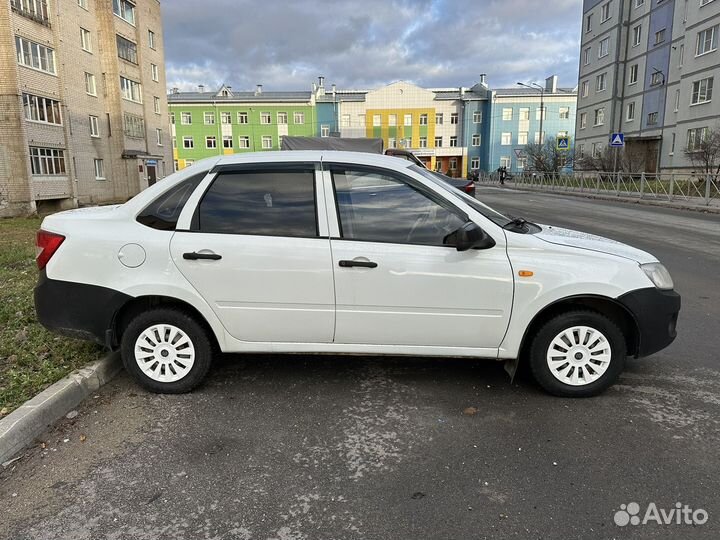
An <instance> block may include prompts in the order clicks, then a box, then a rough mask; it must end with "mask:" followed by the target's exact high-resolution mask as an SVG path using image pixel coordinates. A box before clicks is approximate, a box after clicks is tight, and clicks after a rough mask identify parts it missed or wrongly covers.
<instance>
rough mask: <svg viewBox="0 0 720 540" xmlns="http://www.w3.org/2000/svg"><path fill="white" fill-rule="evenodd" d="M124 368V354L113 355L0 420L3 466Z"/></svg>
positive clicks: (74, 375) (66, 378)
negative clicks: (122, 356)
mask: <svg viewBox="0 0 720 540" xmlns="http://www.w3.org/2000/svg"><path fill="white" fill-rule="evenodd" d="M121 368H122V362H121V361H120V355H119V354H118V353H111V354H109V355H108V356H106V357H105V358H102V359H100V360H97V361H95V362H91V363H89V364H88V365H86V366H85V367H83V368H80V369H78V370H75V371H73V372H72V373H70V374H69V375H68V376H67V377H64V378H62V379H60V380H59V381H58V382H56V383H55V384H53V385H52V386H50V387H49V388H46V389H45V390H43V391H42V392H40V393H39V394H38V395H37V396H35V397H34V398H32V399H29V400H28V401H26V402H25V403H23V404H22V405H21V406H20V407H18V408H17V409H16V410H14V411H13V412H11V413H10V414H9V415H7V416H6V417H5V418H3V419H2V420H0V463H5V462H6V461H8V460H9V459H11V458H12V457H13V456H14V455H16V454H17V453H18V452H20V451H21V450H23V449H24V448H25V447H27V446H28V445H29V444H30V443H31V442H32V441H33V440H34V439H35V437H37V436H38V435H40V434H42V433H43V432H44V431H45V429H47V427H48V426H50V425H52V424H53V423H54V422H56V421H57V420H58V419H60V418H62V417H63V416H65V415H66V414H67V413H68V412H69V411H70V410H72V409H73V408H74V407H75V406H77V405H78V403H80V402H81V401H82V400H84V399H85V398H86V397H87V396H89V395H90V394H91V393H93V392H95V391H96V390H97V389H98V388H100V387H101V386H102V385H104V384H106V383H108V382H110V381H111V380H112V379H113V377H115V375H117V374H118V373H119V372H120V369H121Z"/></svg>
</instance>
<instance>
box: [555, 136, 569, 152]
mask: <svg viewBox="0 0 720 540" xmlns="http://www.w3.org/2000/svg"><path fill="white" fill-rule="evenodd" d="M568 148H570V138H569V137H568V136H562V137H558V138H557V149H558V150H567V149H568Z"/></svg>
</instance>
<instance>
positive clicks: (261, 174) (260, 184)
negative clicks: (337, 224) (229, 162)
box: [198, 167, 318, 237]
mask: <svg viewBox="0 0 720 540" xmlns="http://www.w3.org/2000/svg"><path fill="white" fill-rule="evenodd" d="M198 215H199V220H198V224H199V229H200V231H201V232H204V233H226V234H248V235H262V236H295V237H315V236H317V234H318V232H317V224H316V219H315V173H314V169H313V168H305V167H298V168H295V169H289V168H285V167H283V168H279V169H277V170H275V171H273V170H262V171H243V172H236V173H223V174H220V175H219V176H218V177H217V178H216V179H215V181H214V182H213V183H212V185H211V186H210V188H209V189H208V190H207V193H205V196H204V197H203V198H202V201H201V202H200V206H199V209H198Z"/></svg>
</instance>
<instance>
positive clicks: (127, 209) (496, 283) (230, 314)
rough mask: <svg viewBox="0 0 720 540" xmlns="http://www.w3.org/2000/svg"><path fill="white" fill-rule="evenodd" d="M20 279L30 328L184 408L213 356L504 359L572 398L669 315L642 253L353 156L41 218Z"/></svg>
mask: <svg viewBox="0 0 720 540" xmlns="http://www.w3.org/2000/svg"><path fill="white" fill-rule="evenodd" d="M37 262H38V266H39V268H40V278H39V283H38V286H37V288H36V290H35V305H36V309H37V314H38V317H39V320H40V321H41V322H42V323H43V324H44V325H45V326H46V327H48V328H50V329H53V330H55V331H58V332H61V333H64V334H67V335H71V336H76V337H85V338H88V339H93V340H95V341H98V342H100V343H102V344H104V345H106V346H107V347H108V348H110V349H118V348H119V349H120V350H121V352H122V357H123V361H124V364H125V367H126V369H127V371H128V372H129V373H130V374H131V375H132V376H133V377H134V378H135V379H136V380H137V381H138V382H139V383H140V384H141V385H143V386H144V387H146V388H148V389H150V390H152V391H156V392H171V393H177V392H187V391H189V390H191V389H192V388H194V387H195V386H197V385H198V384H199V383H200V382H201V381H202V380H203V378H204V377H205V375H206V374H207V372H208V369H209V367H210V363H211V360H212V357H213V353H214V352H215V351H218V350H219V351H222V352H228V353H231V352H232V353H243V352H275V353H289V352H293V353H297V352H303V353H312V352H322V353H336V354H344V353H353V354H357V353H361V354H389V355H413V356H419V355H423V356H425V355H426V356H436V357H442V356H448V357H472V358H478V357H480V358H488V359H492V360H499V361H507V362H508V364H509V366H510V367H511V369H510V371H512V370H513V369H514V368H516V366H517V360H520V361H523V362H528V363H529V366H530V368H531V371H532V373H533V375H534V377H535V379H536V380H537V382H538V383H539V384H540V385H541V386H542V387H543V388H544V389H545V390H547V391H548V392H550V393H552V394H556V395H561V396H590V395H594V394H597V393H599V392H601V391H602V390H604V389H606V388H607V387H608V386H610V385H611V384H612V383H613V381H615V380H616V379H617V377H618V375H619V373H620V372H621V371H622V369H623V365H624V363H625V360H626V357H627V356H635V357H639V356H646V355H649V354H652V353H654V352H656V351H658V350H660V349H662V348H664V347H666V346H667V345H669V344H670V343H671V342H672V341H673V339H674V338H675V335H676V331H675V325H676V321H677V317H678V312H679V310H680V297H679V295H678V294H677V293H675V292H674V291H673V283H672V280H671V278H670V276H669V274H668V272H667V271H666V270H665V268H664V267H663V266H662V265H661V264H660V263H659V262H658V261H657V259H656V258H655V257H653V256H652V255H650V254H648V253H645V252H643V251H640V250H638V249H634V248H632V247H629V246H627V245H624V244H620V243H618V242H614V241H611V240H607V239H604V238H600V237H597V236H592V235H588V234H583V233H579V232H574V231H569V230H566V229H557V228H554V227H548V226H541V225H535V224H532V223H527V222H525V221H524V220H522V219H510V218H508V217H506V216H504V215H502V214H500V213H498V212H495V211H494V210H492V209H490V208H488V207H487V206H485V205H483V204H481V203H480V202H478V201H477V200H476V199H474V198H472V197H469V196H467V195H466V194H464V193H462V192H459V191H457V190H455V189H453V188H452V187H450V186H448V185H447V184H445V183H444V182H441V181H439V180H438V179H437V178H436V177H435V176H434V175H433V174H432V173H429V172H428V171H427V170H425V169H423V168H421V167H418V166H417V165H413V164H412V163H410V162H408V161H405V160H401V159H397V158H392V157H387V156H379V155H372V154H362V153H348V152H333V151H312V152H263V153H248V154H239V155H232V156H223V157H217V158H210V159H207V160H203V161H200V162H197V163H196V164H194V165H193V166H191V167H189V168H187V169H184V170H182V171H180V172H178V173H175V174H173V175H171V176H169V177H168V178H166V179H165V180H163V181H161V182H159V183H157V184H156V185H153V186H152V187H150V188H148V189H147V190H145V191H143V192H142V193H140V194H139V195H137V196H136V197H134V198H133V199H131V200H130V201H128V202H127V203H125V204H122V205H119V206H112V207H100V208H84V209H79V210H71V211H67V212H60V213H58V214H54V215H51V216H49V217H47V218H45V220H44V221H43V224H42V229H41V230H40V231H39V232H38V258H37Z"/></svg>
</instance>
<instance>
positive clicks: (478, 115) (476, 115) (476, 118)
mask: <svg viewBox="0 0 720 540" xmlns="http://www.w3.org/2000/svg"><path fill="white" fill-rule="evenodd" d="M481 122H482V111H474V112H473V124H480V123H481Z"/></svg>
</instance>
